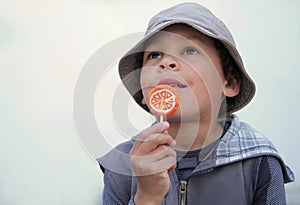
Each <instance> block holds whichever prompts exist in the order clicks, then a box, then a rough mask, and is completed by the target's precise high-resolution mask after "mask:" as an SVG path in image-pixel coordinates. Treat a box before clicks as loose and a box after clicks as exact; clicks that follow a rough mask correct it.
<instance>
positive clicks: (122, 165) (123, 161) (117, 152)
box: [96, 140, 134, 176]
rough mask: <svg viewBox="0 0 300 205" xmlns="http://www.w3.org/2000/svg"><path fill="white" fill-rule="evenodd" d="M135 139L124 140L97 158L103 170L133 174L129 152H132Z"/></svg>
mask: <svg viewBox="0 0 300 205" xmlns="http://www.w3.org/2000/svg"><path fill="white" fill-rule="evenodd" d="M133 144H134V141H132V140H130V141H126V142H123V143H121V144H119V145H117V146H116V147H114V148H112V149H111V150H110V151H109V152H108V153H107V154H105V155H104V156H102V157H99V158H97V159H96V160H97V161H98V163H99V165H100V167H101V169H102V171H103V172H104V171H105V170H110V171H112V172H115V173H119V174H121V175H129V176H131V175H132V171H131V165H130V160H129V156H128V153H129V152H130V150H131V148H132V146H133Z"/></svg>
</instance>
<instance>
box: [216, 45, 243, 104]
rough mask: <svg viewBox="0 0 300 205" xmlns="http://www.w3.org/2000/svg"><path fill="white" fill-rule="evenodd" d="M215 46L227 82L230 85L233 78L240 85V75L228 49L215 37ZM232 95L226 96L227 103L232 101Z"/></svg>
mask: <svg viewBox="0 0 300 205" xmlns="http://www.w3.org/2000/svg"><path fill="white" fill-rule="evenodd" d="M214 45H215V48H216V49H217V50H218V51H219V56H220V59H221V65H222V68H223V72H224V76H225V79H226V80H227V81H228V84H229V85H231V84H232V83H234V80H236V82H237V83H238V84H239V86H241V83H242V75H241V72H240V70H239V68H238V66H237V64H236V62H235V60H234V59H233V57H232V56H231V54H230V53H229V51H228V49H227V48H226V47H225V46H224V44H223V43H222V42H221V41H220V40H217V39H215V40H214ZM233 99H234V97H227V98H226V101H227V105H228V104H230V103H231V102H232V101H233Z"/></svg>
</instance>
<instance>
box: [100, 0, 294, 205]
mask: <svg viewBox="0 0 300 205" xmlns="http://www.w3.org/2000/svg"><path fill="white" fill-rule="evenodd" d="M119 74H120V77H121V79H122V82H123V83H124V85H125V86H126V88H127V89H128V91H129V92H130V94H131V95H132V96H133V97H134V99H135V101H136V102H137V103H138V104H139V105H140V106H141V107H142V108H144V109H145V110H146V111H147V112H150V111H149V109H148V102H147V96H148V95H149V92H150V90H151V89H152V88H153V87H155V86H156V85H160V84H167V85H170V86H172V87H174V88H175V89H176V91H177V92H178V95H179V97H180V106H179V109H178V110H177V111H176V112H175V113H174V115H172V116H170V117H168V119H167V120H168V122H167V121H164V122H157V123H154V124H153V125H152V126H150V127H148V128H146V129H145V130H143V131H142V132H141V133H140V134H139V135H138V136H136V137H135V138H134V139H132V140H131V141H129V142H125V143H123V144H120V145H119V146H117V147H116V148H115V149H113V150H112V151H111V152H110V153H108V154H107V155H105V156H104V157H102V158H100V159H98V161H99V163H100V165H101V168H102V170H103V171H104V184H105V187H104V192H103V202H104V204H137V205H139V204H143V205H147V204H149V205H150V204H153V205H154V204H157V205H160V204H170V205H176V204H180V205H183V204H228V205H232V204H237V205H241V204H285V203H286V200H285V191H284V182H286V183H287V182H291V181H293V180H294V176H293V173H292V172H291V171H290V169H289V168H288V167H286V166H285V165H284V162H283V160H282V159H281V157H280V156H279V154H278V152H277V151H276V149H275V148H274V146H273V145H272V143H271V142H269V141H268V140H267V139H266V138H265V137H264V136H262V135H261V134H260V133H258V132H257V131H256V130H254V129H253V128H251V127H250V126H249V125H248V124H246V123H243V122H241V121H239V119H238V118H237V117H236V116H235V115H233V114H232V113H233V112H235V111H237V110H240V109H241V108H242V107H244V106H245V105H246V104H248V103H249V102H250V100H251V99H252V98H253V96H254V93H255V85H254V83H253V81H252V80H251V78H250V77H249V76H248V75H247V73H246V71H245V68H244V66H243V63H242V60H241V58H240V55H239V53H238V51H237V50H236V47H235V44H234V40H233V38H232V35H231V33H230V31H229V30H228V29H227V28H226V26H225V25H224V24H223V23H222V22H221V21H220V20H219V19H217V18H216V17H215V16H214V15H213V14H212V13H211V12H210V11H209V10H207V9H206V8H204V7H202V6H201V5H198V4H196V3H183V4H179V5H176V6H174V7H171V8H169V9H166V10H163V11H161V12H159V13H158V14H156V15H155V16H154V17H153V18H152V19H151V20H150V22H149V25H148V29H147V33H146V35H145V38H144V39H143V40H142V41H141V42H140V43H139V44H138V45H137V46H135V47H134V48H133V49H132V50H131V51H130V52H129V53H128V54H127V55H125V56H124V57H123V58H122V59H121V60H120V63H119Z"/></svg>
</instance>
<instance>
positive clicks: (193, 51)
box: [184, 47, 199, 55]
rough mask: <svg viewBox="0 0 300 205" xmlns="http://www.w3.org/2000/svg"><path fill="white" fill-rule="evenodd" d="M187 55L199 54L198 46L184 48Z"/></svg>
mask: <svg viewBox="0 0 300 205" xmlns="http://www.w3.org/2000/svg"><path fill="white" fill-rule="evenodd" d="M184 54H185V55H197V54H199V51H198V50H197V49H196V48H193V47H188V48H186V49H185V50H184Z"/></svg>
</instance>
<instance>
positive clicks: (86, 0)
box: [0, 0, 300, 205]
mask: <svg viewBox="0 0 300 205" xmlns="http://www.w3.org/2000/svg"><path fill="white" fill-rule="evenodd" d="M178 2H182V1H179V0H177V1H176V0H160V1H138V0H128V1H121V0H112V1H102V0H52V1H45V0H42V1H41V0H27V1H21V0H0V71H1V72H0V204H1V205H2V204H3V205H19V204H20V205H21V204H22V205H35V204H44V205H52V204H55V205H60V204H61V205H66V204H72V205H77V204H78V205H82V204H86V205H96V204H101V203H100V199H101V189H102V174H101V172H100V170H99V168H98V165H97V164H96V162H95V161H94V160H93V159H92V157H90V156H89V154H88V152H86V151H85V150H84V148H83V147H82V145H81V143H80V139H79V137H78V136H77V134H76V129H75V127H74V123H73V113H72V112H73V110H72V106H73V94H74V88H75V85H76V80H77V78H78V76H79V74H80V71H81V69H82V68H83V67H84V65H85V63H86V61H87V60H88V59H89V57H90V56H91V55H93V54H94V52H95V51H96V50H97V49H99V48H101V46H103V45H104V44H106V43H108V42H110V41H112V40H114V39H116V38H118V37H120V36H123V35H125V34H130V33H133V32H140V31H143V30H144V29H145V27H146V23H147V22H148V20H149V18H150V17H151V16H152V15H153V14H154V13H156V12H158V11H159V10H161V9H163V8H166V7H169V6H170V5H174V4H175V3H178ZM195 2H200V3H202V4H203V5H205V6H207V7H208V8H210V9H211V10H212V11H213V12H214V13H215V14H216V15H217V16H218V17H220V18H221V19H222V20H223V21H224V22H225V24H226V25H227V26H228V27H229V29H230V30H231V31H232V33H233V34H234V36H235V40H236V42H237V45H238V49H239V51H240V52H241V55H242V57H243V60H244V63H245V65H246V68H247V70H248V72H249V74H250V75H251V76H252V77H253V79H254V80H255V82H256V85H257V93H256V96H255V98H254V100H253V101H252V102H251V103H250V104H249V106H247V107H246V108H245V109H244V110H243V111H240V112H239V113H237V114H238V116H239V117H240V118H241V119H242V120H244V121H247V122H249V123H250V124H251V125H253V126H254V127H256V128H257V129H258V130H260V131H261V132H262V133H264V134H265V135H267V136H268V137H269V139H270V140H271V141H272V142H273V143H274V144H275V145H276V147H277V148H278V150H279V151H280V153H281V154H282V156H283V158H284V159H285V160H286V162H287V163H288V164H289V165H290V167H291V168H292V169H293V171H294V173H295V174H296V177H297V176H299V174H300V163H299V159H298V156H299V153H298V151H299V144H300V143H299V136H298V135H299V134H298V130H299V127H298V126H299V122H298V119H299V117H298V115H299V114H300V110H299V107H298V106H299V104H300V95H299V94H300V92H299V91H300V88H299V86H298V82H299V80H300V78H299V76H300V75H299V74H300V71H299V64H300V47H299V45H300V24H299V19H300V13H299V8H300V1H299V0H263V1H261V0H253V1H249V0H229V1H220V0H206V1H204V0H203V1H195ZM107 79H108V82H109V83H110V84H111V85H112V86H114V85H118V84H119V81H118V80H116V75H113V73H112V74H111V75H107ZM108 85H109V84H108ZM107 91H108V92H109V90H107ZM105 92H106V91H105ZM105 92H104V93H102V94H101V92H100V93H98V95H97V98H96V99H97V100H99V99H100V101H101V95H108V96H109V94H108V93H105ZM99 95H100V97H99ZM97 100H96V101H97ZM105 100H106V101H108V102H109V99H106V98H105ZM129 107H134V105H133V104H132V105H130V106H129ZM130 109H131V110H134V109H133V108H130ZM95 111H96V115H99V116H101V115H102V116H108V119H107V120H106V123H102V124H101V123H100V126H101V127H102V129H104V130H105V133H108V134H109V133H111V134H110V136H109V137H108V138H110V140H111V141H110V143H111V144H112V145H113V144H116V143H118V142H119V141H118V140H114V139H118V138H114V136H115V133H118V132H116V130H115V129H114V127H113V126H112V125H113V123H112V122H110V121H111V120H110V119H109V116H111V115H110V114H109V113H111V110H109V109H106V108H105V109H103V110H101V109H100V108H99V107H98V108H95ZM104 113H108V115H107V114H104ZM131 113H133V112H131ZM131 118H132V122H133V123H135V122H140V121H141V120H138V119H143V118H142V117H141V118H140V116H137V115H134V114H133V116H131ZM144 119H145V120H144V123H140V124H138V126H137V127H142V126H145V124H147V123H149V121H150V120H149V117H144ZM100 121H101V120H100ZM116 137H117V136H116ZM120 140H121V139H120ZM99 149H101V145H100V146H99ZM286 189H287V196H288V202H289V203H288V204H300V203H299V202H298V201H300V197H299V196H300V183H299V182H298V181H296V182H295V183H292V184H289V185H287V186H286Z"/></svg>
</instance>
